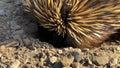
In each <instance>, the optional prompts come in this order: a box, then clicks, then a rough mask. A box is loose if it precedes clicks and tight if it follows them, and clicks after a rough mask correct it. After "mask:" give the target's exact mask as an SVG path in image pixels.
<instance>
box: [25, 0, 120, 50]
mask: <svg viewBox="0 0 120 68" xmlns="http://www.w3.org/2000/svg"><path fill="white" fill-rule="evenodd" d="M24 5H25V6H26V9H27V11H28V12H30V13H31V14H32V15H33V16H34V17H35V18H37V19H38V21H39V23H40V25H41V26H43V27H44V28H47V29H48V30H50V31H56V32H57V34H58V35H62V36H63V37H64V36H66V43H67V44H68V45H70V46H73V47H79V48H85V47H87V48H92V47H95V46H97V45H98V44H100V43H102V42H103V41H104V40H106V39H107V38H109V36H110V35H112V34H114V33H115V31H116V30H117V29H120V0H24Z"/></svg>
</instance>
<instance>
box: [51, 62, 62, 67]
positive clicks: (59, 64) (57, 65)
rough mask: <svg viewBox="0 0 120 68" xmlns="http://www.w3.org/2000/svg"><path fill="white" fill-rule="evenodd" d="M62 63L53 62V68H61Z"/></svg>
mask: <svg viewBox="0 0 120 68" xmlns="http://www.w3.org/2000/svg"><path fill="white" fill-rule="evenodd" d="M62 67H63V66H62V64H61V63H60V62H55V63H54V65H53V68H62Z"/></svg>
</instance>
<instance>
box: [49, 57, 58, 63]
mask: <svg viewBox="0 0 120 68" xmlns="http://www.w3.org/2000/svg"><path fill="white" fill-rule="evenodd" d="M49 60H50V62H51V63H52V64H53V63H55V62H56V61H57V57H55V56H52V57H50V58H49Z"/></svg>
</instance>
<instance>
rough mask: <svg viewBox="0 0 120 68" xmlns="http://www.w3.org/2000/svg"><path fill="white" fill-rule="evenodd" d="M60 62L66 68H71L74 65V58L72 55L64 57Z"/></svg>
mask: <svg viewBox="0 0 120 68" xmlns="http://www.w3.org/2000/svg"><path fill="white" fill-rule="evenodd" d="M60 61H61V63H62V65H63V66H64V67H69V66H70V65H71V64H72V63H73V61H74V57H73V56H72V55H67V56H63V57H62V58H61V60H60Z"/></svg>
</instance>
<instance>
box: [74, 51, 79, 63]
mask: <svg viewBox="0 0 120 68" xmlns="http://www.w3.org/2000/svg"><path fill="white" fill-rule="evenodd" d="M72 55H73V56H74V61H76V62H77V61H79V56H80V54H79V52H77V51H73V52H72Z"/></svg>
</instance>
